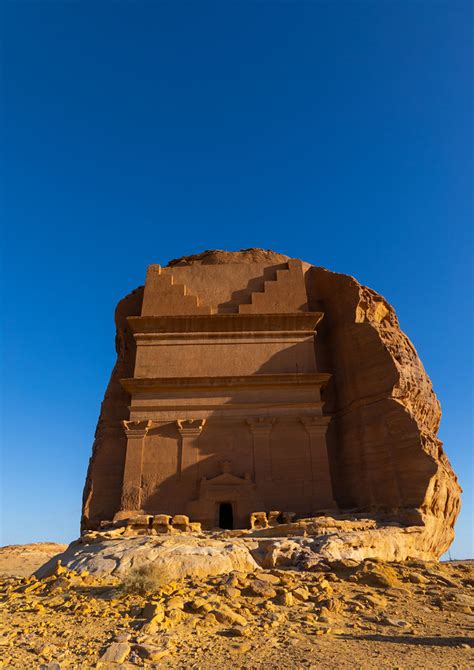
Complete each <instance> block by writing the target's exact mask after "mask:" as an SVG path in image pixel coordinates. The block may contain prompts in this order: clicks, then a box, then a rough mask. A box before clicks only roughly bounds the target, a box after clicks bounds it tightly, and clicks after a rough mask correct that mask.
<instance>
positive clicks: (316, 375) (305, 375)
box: [120, 372, 331, 393]
mask: <svg viewBox="0 0 474 670" xmlns="http://www.w3.org/2000/svg"><path fill="white" fill-rule="evenodd" d="M330 378H331V375H330V374H329V373H327V372H298V373H297V372H295V373H293V372H290V373H282V374H270V375H259V374H256V375H246V376H226V377H154V378H150V377H134V378H129V379H121V380H120V383H121V384H122V386H123V387H124V388H125V389H126V390H127V391H128V392H129V393H139V392H150V391H165V390H172V389H173V390H176V389H177V390H180V391H183V390H189V389H192V390H198V389H199V390H203V389H227V390H228V389H229V388H268V387H280V388H283V387H285V388H288V387H293V386H299V387H303V386H305V387H312V386H313V387H314V386H318V387H323V386H325V385H326V384H327V382H328V381H329V379H330Z"/></svg>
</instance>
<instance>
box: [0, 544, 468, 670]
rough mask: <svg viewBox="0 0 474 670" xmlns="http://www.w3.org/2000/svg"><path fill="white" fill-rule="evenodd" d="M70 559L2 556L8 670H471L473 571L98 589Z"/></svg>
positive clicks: (392, 570)
mask: <svg viewBox="0 0 474 670" xmlns="http://www.w3.org/2000/svg"><path fill="white" fill-rule="evenodd" d="M62 550H63V546H62V545H54V544H38V545H24V546H13V547H4V548H2V549H0V571H1V574H2V577H1V580H0V602H1V611H2V617H1V618H2V633H1V637H0V645H1V650H2V651H1V654H0V657H1V660H0V667H2V668H18V669H21V670H24V669H26V668H28V669H30V668H31V669H33V668H39V669H43V670H46V669H47V670H62V669H63V668H67V669H70V670H73V669H77V670H82V669H85V668H102V669H104V670H106V669H109V670H112V669H113V670H117V669H119V668H120V669H123V670H125V669H126V668H127V669H132V668H136V667H137V668H150V669H151V668H183V669H188V668H190V669H191V668H192V669H195V670H198V669H202V670H207V669H209V670H210V669H214V668H240V669H242V670H244V669H245V670H253V669H257V668H262V669H263V668H265V669H268V670H270V669H271V670H273V669H275V670H277V669H280V668H292V669H298V668H312V669H313V670H319V669H321V670H323V669H329V668H331V669H334V668H389V669H391V670H395V669H398V670H402V669H403V670H408V669H411V668H417V669H418V668H419V669H424V668H440V669H441V668H442V669H452V670H454V669H458V670H460V669H461V668H471V667H474V653H473V647H474V642H473V628H474V627H473V619H472V612H473V606H474V596H473V587H474V563H473V562H471V561H457V562H449V563H434V562H433V563H423V562H421V561H410V562H404V563H383V562H379V561H369V560H367V561H363V562H362V563H359V564H354V562H353V561H338V562H335V563H334V564H333V565H332V566H331V568H330V569H327V568H326V570H324V571H321V570H318V571H316V572H310V571H297V570H294V569H269V570H258V571H256V572H253V573H250V574H246V573H242V572H235V571H234V572H232V573H230V574H223V575H218V576H212V577H207V578H202V579H196V578H186V579H183V580H181V581H170V580H169V579H167V577H166V574H151V575H146V576H144V575H143V574H141V575H137V574H131V575H128V576H127V577H125V578H124V577H121V578H115V577H111V576H108V577H107V578H101V577H97V576H93V575H90V574H87V572H82V573H81V574H78V573H76V572H74V571H71V570H68V569H66V568H63V567H62V566H61V565H59V566H58V567H57V568H56V569H54V570H53V571H52V574H51V575H50V576H48V577H45V578H43V579H36V578H35V577H32V576H28V575H29V574H31V572H32V571H34V570H35V569H36V568H38V567H39V566H40V565H41V564H42V563H44V562H45V561H46V560H47V559H48V558H50V557H51V556H53V555H54V554H55V553H57V552H60V551H62Z"/></svg>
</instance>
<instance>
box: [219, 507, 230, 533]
mask: <svg viewBox="0 0 474 670" xmlns="http://www.w3.org/2000/svg"><path fill="white" fill-rule="evenodd" d="M219 528H225V529H226V530H232V529H233V528H234V512H233V510H232V503H219Z"/></svg>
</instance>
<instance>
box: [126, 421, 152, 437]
mask: <svg viewBox="0 0 474 670" xmlns="http://www.w3.org/2000/svg"><path fill="white" fill-rule="evenodd" d="M152 425H153V421H150V420H148V419H146V420H144V421H122V426H123V429H124V431H125V434H126V435H127V437H146V434H147V433H148V431H149V430H150V428H151V427H152Z"/></svg>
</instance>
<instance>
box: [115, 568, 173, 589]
mask: <svg viewBox="0 0 474 670" xmlns="http://www.w3.org/2000/svg"><path fill="white" fill-rule="evenodd" d="M171 581H173V577H172V575H171V573H170V571H169V569H168V568H166V567H164V566H163V565H157V564H156V563H145V564H144V565H139V566H137V567H133V568H130V570H129V571H128V572H127V573H126V574H125V575H124V576H123V578H122V588H123V590H124V591H125V592H126V593H134V594H138V595H143V596H144V595H147V594H148V593H156V591H159V590H160V589H162V588H163V587H164V586H166V584H169V583H170V582H171Z"/></svg>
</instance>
